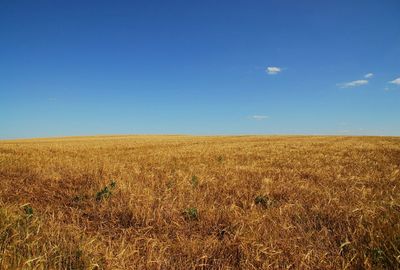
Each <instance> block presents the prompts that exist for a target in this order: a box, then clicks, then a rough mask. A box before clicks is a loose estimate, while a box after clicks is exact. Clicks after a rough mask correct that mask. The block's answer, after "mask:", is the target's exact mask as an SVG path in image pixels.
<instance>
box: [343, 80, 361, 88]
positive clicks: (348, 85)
mask: <svg viewBox="0 0 400 270" xmlns="http://www.w3.org/2000/svg"><path fill="white" fill-rule="evenodd" d="M366 84H368V80H356V81H352V82H347V83H339V84H338V86H339V87H340V88H352V87H358V86H362V85H366Z"/></svg>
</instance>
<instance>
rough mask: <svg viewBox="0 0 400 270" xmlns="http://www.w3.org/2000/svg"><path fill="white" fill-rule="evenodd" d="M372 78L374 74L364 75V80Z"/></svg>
mask: <svg viewBox="0 0 400 270" xmlns="http://www.w3.org/2000/svg"><path fill="white" fill-rule="evenodd" d="M373 76H374V73H367V74H365V75H364V78H366V79H369V78H372V77H373Z"/></svg>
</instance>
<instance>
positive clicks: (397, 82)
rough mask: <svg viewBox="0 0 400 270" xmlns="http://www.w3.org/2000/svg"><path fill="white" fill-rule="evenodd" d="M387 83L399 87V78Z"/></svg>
mask: <svg viewBox="0 0 400 270" xmlns="http://www.w3.org/2000/svg"><path fill="white" fill-rule="evenodd" d="M389 83H392V84H397V85H400V77H399V78H397V79H394V80H393V81H390V82H389Z"/></svg>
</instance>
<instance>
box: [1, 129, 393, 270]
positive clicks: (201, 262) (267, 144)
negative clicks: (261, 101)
mask: <svg viewBox="0 0 400 270" xmlns="http://www.w3.org/2000/svg"><path fill="white" fill-rule="evenodd" d="M399 268H400V137H330V136H326V137H323V136H320V137H317V136H313V137H308V136H231V137H222V136H221V137H194V136H109V137H71V138H57V139H32V140H15V141H0V269H399Z"/></svg>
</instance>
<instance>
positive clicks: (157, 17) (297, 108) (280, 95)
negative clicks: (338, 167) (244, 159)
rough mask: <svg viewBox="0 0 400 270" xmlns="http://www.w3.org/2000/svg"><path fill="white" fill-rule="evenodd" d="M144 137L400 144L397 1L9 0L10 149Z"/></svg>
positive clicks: (1, 7) (3, 98)
mask: <svg viewBox="0 0 400 270" xmlns="http://www.w3.org/2000/svg"><path fill="white" fill-rule="evenodd" d="M396 79H397V80H396ZM143 133H145V134H177V133H180V134H339V135H349V134H357V135H358V134H361V135H400V1H399V0H375V1H369V0H362V1H356V0H352V1H348V0H344V1H336V0H335V1H319V0H315V1H295V0H291V1H289V0H276V1H235V0H229V1H215V0H202V1H188V0H182V1H151V0H146V1H84V0H80V1H74V0H73V1H53V0H51V1H42V0H40V1H30V0H29V1H0V138H20V137H47V136H69V135H92V134H143Z"/></svg>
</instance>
